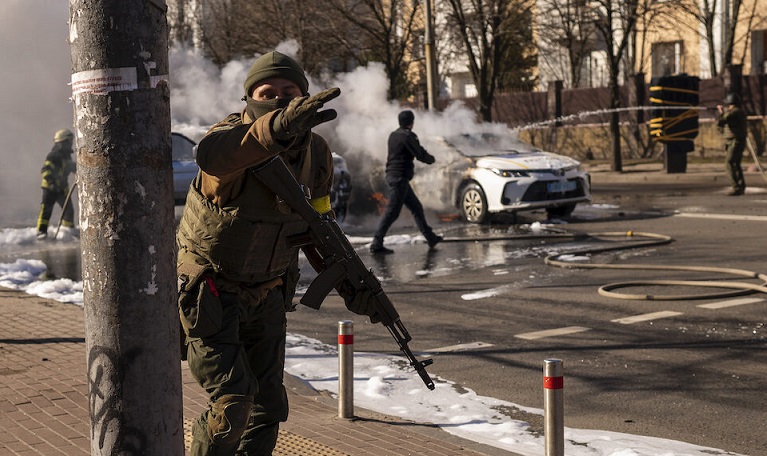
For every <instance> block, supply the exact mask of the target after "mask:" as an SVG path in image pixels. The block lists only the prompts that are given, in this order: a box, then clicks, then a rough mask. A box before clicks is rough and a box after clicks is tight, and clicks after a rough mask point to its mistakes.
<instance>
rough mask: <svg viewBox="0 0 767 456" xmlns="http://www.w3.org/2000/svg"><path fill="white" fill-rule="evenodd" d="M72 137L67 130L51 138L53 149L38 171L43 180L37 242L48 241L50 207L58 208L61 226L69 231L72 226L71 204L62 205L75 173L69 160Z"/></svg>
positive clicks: (73, 215)
mask: <svg viewBox="0 0 767 456" xmlns="http://www.w3.org/2000/svg"><path fill="white" fill-rule="evenodd" d="M73 139H74V135H73V134H72V132H71V131H70V130H66V129H64V130H59V131H57V132H56V133H55V134H54V136H53V148H52V149H51V152H50V153H49V154H48V156H46V157H45V164H44V165H43V168H42V170H41V172H42V175H43V180H42V184H41V187H42V188H43V201H42V203H41V204H40V214H39V215H38V216H37V238H38V239H45V238H47V237H48V223H49V222H50V218H51V213H52V212H53V206H54V205H56V204H57V203H58V204H59V205H60V206H61V207H62V210H63V213H62V215H61V225H62V226H65V227H69V228H73V227H74V226H75V223H74V219H75V211H74V210H73V209H72V205H71V204H66V199H67V194H68V190H69V174H70V173H74V172H75V162H74V161H73V160H72V152H73V151H72V143H73Z"/></svg>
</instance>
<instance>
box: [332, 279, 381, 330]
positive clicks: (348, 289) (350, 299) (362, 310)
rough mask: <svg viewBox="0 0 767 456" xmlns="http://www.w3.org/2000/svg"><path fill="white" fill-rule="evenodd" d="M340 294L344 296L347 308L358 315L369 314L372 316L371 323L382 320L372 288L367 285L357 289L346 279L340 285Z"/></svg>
mask: <svg viewBox="0 0 767 456" xmlns="http://www.w3.org/2000/svg"><path fill="white" fill-rule="evenodd" d="M338 294H339V295H341V297H342V298H344V304H346V308H347V309H349V310H351V311H352V312H354V313H356V314H357V315H367V316H368V317H370V323H378V322H380V321H381V317H379V316H378V312H377V309H376V304H375V296H374V295H373V292H372V291H371V290H370V288H367V287H365V288H360V289H357V290H355V289H354V287H353V286H352V284H351V283H349V281H348V280H344V281H343V282H341V285H340V286H339V287H338Z"/></svg>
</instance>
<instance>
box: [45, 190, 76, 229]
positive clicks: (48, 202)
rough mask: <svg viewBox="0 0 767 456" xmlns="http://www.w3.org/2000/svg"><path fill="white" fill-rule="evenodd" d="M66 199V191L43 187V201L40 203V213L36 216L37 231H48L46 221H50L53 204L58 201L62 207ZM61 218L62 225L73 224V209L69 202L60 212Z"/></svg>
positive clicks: (69, 225)
mask: <svg viewBox="0 0 767 456" xmlns="http://www.w3.org/2000/svg"><path fill="white" fill-rule="evenodd" d="M66 199H67V194H66V193H62V192H58V191H53V190H49V189H47V188H44V189H43V201H42V203H40V214H38V216H37V232H38V233H48V223H49V222H50V219H51V214H52V213H53V206H55V205H56V204H57V203H58V204H59V205H60V206H61V207H62V208H64V203H65V202H66ZM61 220H62V222H61V224H62V225H64V226H67V227H73V226H75V224H74V220H75V211H74V209H72V204H71V202H70V204H67V207H66V208H64V212H63V213H62V214H61Z"/></svg>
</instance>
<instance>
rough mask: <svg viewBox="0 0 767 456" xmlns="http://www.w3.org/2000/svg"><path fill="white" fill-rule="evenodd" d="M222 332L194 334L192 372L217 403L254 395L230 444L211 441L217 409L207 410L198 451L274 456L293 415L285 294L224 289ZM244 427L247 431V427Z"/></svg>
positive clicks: (196, 433)
mask: <svg viewBox="0 0 767 456" xmlns="http://www.w3.org/2000/svg"><path fill="white" fill-rule="evenodd" d="M220 299H221V306H222V309H223V312H224V314H223V321H222V324H221V330H220V331H219V332H218V333H216V334H213V335H212V336H210V337H205V338H188V340H187V341H188V344H189V345H188V351H187V360H188V362H189V370H190V371H191V373H192V375H193V376H194V377H195V379H196V380H197V382H198V383H199V384H200V385H201V386H202V387H203V388H204V389H205V391H207V393H208V395H209V396H210V401H211V403H213V404H214V405H215V404H219V405H220V406H221V407H224V406H226V405H227V404H226V403H223V404H221V402H222V401H224V402H226V398H227V397H253V402H254V405H253V408H252V411H251V413H250V417H249V419H247V424H244V423H239V425H235V423H232V425H233V426H232V427H234V428H238V429H240V432H242V434H240V435H232V436H230V438H229V439H228V442H227V444H226V445H221V444H216V443H214V442H212V441H211V439H210V437H209V434H208V427H209V426H210V423H209V421H210V420H215V419H216V416H215V413H213V409H212V408H211V409H208V410H206V411H205V412H203V414H202V416H200V417H199V419H198V420H197V421H196V422H195V424H194V426H193V428H192V435H193V442H192V451H191V453H192V455H194V456H233V455H235V454H247V455H253V456H262V455H271V454H272V450H273V449H274V446H275V445H276V443H277V434H278V431H279V423H280V421H285V420H287V418H288V397H287V394H286V392H285V387H284V386H283V383H282V380H283V368H284V366H285V331H286V322H287V320H286V317H285V297H284V295H283V289H282V287H275V288H273V289H272V290H271V291H269V293H268V294H267V296H266V299H264V301H263V302H261V303H255V302H248V300H247V299H243V297H242V296H238V295H237V294H233V293H227V292H221V293H220ZM243 427H244V432H243V431H242V429H243Z"/></svg>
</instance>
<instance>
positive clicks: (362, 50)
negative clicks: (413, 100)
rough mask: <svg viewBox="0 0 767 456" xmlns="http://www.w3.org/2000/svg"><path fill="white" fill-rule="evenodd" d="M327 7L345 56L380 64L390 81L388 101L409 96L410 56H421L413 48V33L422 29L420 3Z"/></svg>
mask: <svg viewBox="0 0 767 456" xmlns="http://www.w3.org/2000/svg"><path fill="white" fill-rule="evenodd" d="M327 5H328V12H327V14H326V18H327V20H328V23H330V24H333V26H334V27H335V29H336V30H337V31H341V33H338V34H337V35H335V36H336V38H337V40H338V44H339V45H341V46H343V47H344V48H345V49H346V51H347V56H349V57H350V58H353V59H354V60H355V61H356V63H357V64H362V65H364V64H366V63H368V62H371V61H375V62H382V63H383V64H384V68H385V71H386V75H387V76H388V78H389V91H388V92H389V98H390V99H404V98H407V97H408V96H409V95H411V94H412V88H413V87H412V83H411V81H410V65H411V64H412V61H413V57H414V56H417V55H420V54H418V48H417V46H416V43H417V40H416V33H417V32H418V31H420V30H422V27H421V24H420V22H419V19H420V11H421V7H420V2H412V3H409V4H406V2H404V1H402V0H391V1H388V0H330V1H328V2H327ZM344 31H346V33H344ZM350 32H351V33H350ZM355 32H356V33H355ZM360 36H362V37H364V39H359V37H360Z"/></svg>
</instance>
